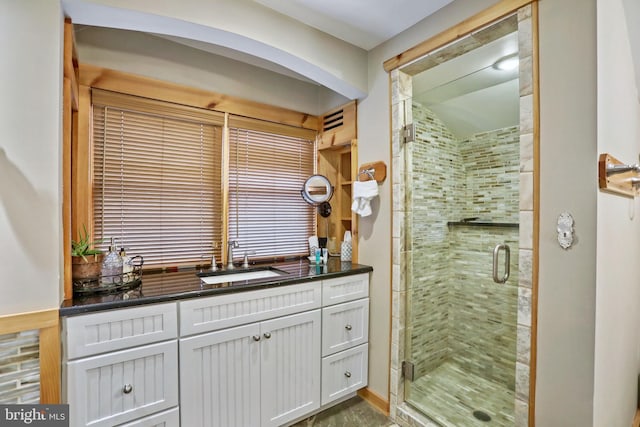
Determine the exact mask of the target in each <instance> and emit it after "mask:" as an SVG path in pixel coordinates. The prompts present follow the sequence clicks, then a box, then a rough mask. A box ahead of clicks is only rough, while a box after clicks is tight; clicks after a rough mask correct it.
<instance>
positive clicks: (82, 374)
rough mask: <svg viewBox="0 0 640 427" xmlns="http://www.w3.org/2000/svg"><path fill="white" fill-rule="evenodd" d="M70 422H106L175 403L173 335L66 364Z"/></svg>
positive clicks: (100, 425) (103, 425) (99, 425)
mask: <svg viewBox="0 0 640 427" xmlns="http://www.w3.org/2000/svg"><path fill="white" fill-rule="evenodd" d="M67 372H68V390H67V393H68V394H67V398H68V400H67V403H69V407H70V408H71V409H72V412H73V416H71V417H70V422H71V426H72V427H73V426H96V427H111V426H114V425H117V424H121V423H124V422H127V421H130V420H133V419H135V418H139V417H142V416H146V415H150V414H152V413H154V412H157V411H160V410H163V409H168V408H170V407H172V406H177V405H178V345H177V342H176V341H175V340H173V341H168V342H163V343H158V344H151V345H147V346H143V347H136V348H133V349H128V350H122V351H118V352H113V353H109V354H105V355H100V356H93V357H88V358H84V359H81V360H78V361H72V362H69V363H68V366H67Z"/></svg>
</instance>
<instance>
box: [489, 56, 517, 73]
mask: <svg viewBox="0 0 640 427" xmlns="http://www.w3.org/2000/svg"><path fill="white" fill-rule="evenodd" d="M518 65H520V59H519V58H518V54H517V53H512V54H511V55H507V56H503V57H502V58H500V59H498V60H497V61H496V62H495V63H494V64H493V68H495V69H496V70H502V71H511V70H515V69H516V68H518Z"/></svg>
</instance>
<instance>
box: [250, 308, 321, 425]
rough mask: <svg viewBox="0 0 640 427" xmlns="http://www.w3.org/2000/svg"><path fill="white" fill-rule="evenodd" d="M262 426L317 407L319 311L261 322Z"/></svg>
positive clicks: (318, 389)
mask: <svg viewBox="0 0 640 427" xmlns="http://www.w3.org/2000/svg"><path fill="white" fill-rule="evenodd" d="M260 329H261V332H262V344H261V355H260V356H261V360H262V365H261V375H260V377H261V380H262V384H261V388H262V401H261V412H262V424H261V426H262V427H276V426H280V425H283V424H285V423H286V422H288V421H292V420H294V419H296V418H299V417H300V416H302V415H305V414H307V413H309V412H311V411H314V410H316V409H318V408H320V329H321V313H320V310H314V311H309V312H305V313H300V314H295V315H292V316H286V317H281V318H277V319H273V320H268V321H265V322H262V323H261V325H260Z"/></svg>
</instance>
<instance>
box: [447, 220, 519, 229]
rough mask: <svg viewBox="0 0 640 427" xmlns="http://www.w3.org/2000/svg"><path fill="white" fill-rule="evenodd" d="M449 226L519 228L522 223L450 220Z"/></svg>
mask: <svg viewBox="0 0 640 427" xmlns="http://www.w3.org/2000/svg"><path fill="white" fill-rule="evenodd" d="M447 227H502V228H519V227H520V224H517V223H513V222H488V221H449V222H447Z"/></svg>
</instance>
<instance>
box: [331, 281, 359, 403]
mask: <svg viewBox="0 0 640 427" xmlns="http://www.w3.org/2000/svg"><path fill="white" fill-rule="evenodd" d="M322 302H323V308H322V399H321V404H322V405H323V406H324V405H328V404H330V403H331V402H333V401H335V400H337V399H339V398H341V397H344V396H346V395H348V394H351V393H353V392H355V391H356V390H359V389H361V388H363V387H365V386H366V385H367V380H368V379H367V376H368V360H369V346H368V344H367V343H368V340H369V275H368V274H366V273H365V274H358V275H354V276H344V277H338V278H335V279H327V280H323V281H322Z"/></svg>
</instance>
